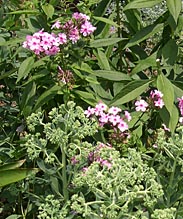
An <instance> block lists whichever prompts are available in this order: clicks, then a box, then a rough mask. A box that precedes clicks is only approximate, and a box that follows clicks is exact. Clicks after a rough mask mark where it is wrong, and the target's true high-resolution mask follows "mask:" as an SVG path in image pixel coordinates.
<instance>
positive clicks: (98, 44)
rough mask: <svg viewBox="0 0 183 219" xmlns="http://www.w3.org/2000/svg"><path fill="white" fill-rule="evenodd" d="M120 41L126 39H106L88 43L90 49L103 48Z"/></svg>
mask: <svg viewBox="0 0 183 219" xmlns="http://www.w3.org/2000/svg"><path fill="white" fill-rule="evenodd" d="M122 40H126V38H107V39H98V40H93V41H90V47H93V48H99V47H103V46H110V45H114V44H116V43H118V42H120V41H122Z"/></svg>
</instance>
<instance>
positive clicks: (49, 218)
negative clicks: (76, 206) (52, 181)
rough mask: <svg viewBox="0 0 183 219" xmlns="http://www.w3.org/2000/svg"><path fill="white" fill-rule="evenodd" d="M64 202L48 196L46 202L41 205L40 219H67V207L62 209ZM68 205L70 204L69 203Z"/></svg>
mask: <svg viewBox="0 0 183 219" xmlns="http://www.w3.org/2000/svg"><path fill="white" fill-rule="evenodd" d="M62 204H63V203H62V201H60V200H59V199H55V197H54V195H48V196H46V198H45V200H44V202H43V203H42V204H40V205H39V208H38V216H37V218H38V219H53V218H54V219H65V218H66V215H67V214H68V209H67V205H65V206H64V207H62ZM67 204H68V203H67Z"/></svg>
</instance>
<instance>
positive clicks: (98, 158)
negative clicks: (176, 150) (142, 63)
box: [22, 102, 175, 219]
mask: <svg viewBox="0 0 183 219" xmlns="http://www.w3.org/2000/svg"><path fill="white" fill-rule="evenodd" d="M112 109H114V108H112ZM86 112H87V111H84V110H83V109H82V108H81V107H80V106H76V104H75V103H74V102H68V103H67V104H66V105H64V104H63V105H61V106H59V107H58V108H53V109H52V110H51V111H50V112H49V113H48V114H43V113H41V112H38V113H33V114H31V115H30V116H29V117H28V118H27V127H28V132H29V133H27V134H26V136H25V142H24V144H22V147H23V148H24V149H26V151H27V156H28V159H29V160H30V161H33V163H35V164H36V166H38V167H39V168H40V169H41V170H42V171H41V172H40V174H39V175H38V176H36V177H32V178H31V179H30V180H29V181H27V184H28V187H31V183H33V184H34V186H33V188H34V189H33V191H32V192H28V193H27V197H29V200H31V202H32V204H33V206H34V208H36V209H37V211H36V212H35V213H33V212H34V210H33V209H34V208H32V210H31V211H30V212H29V213H28V214H27V215H28V216H30V215H31V214H35V215H36V216H37V218H40V219H43V218H45V219H46V218H50V219H51V218H55V219H56V218H67V219H69V218H76V219H77V218H78V219H79V218H98V219H99V218H109V219H110V218H111V219H112V218H115V219H117V218H134V219H136V218H144V219H145V218H157V214H158V212H161V211H164V215H166V217H167V218H174V211H175V209H174V208H173V207H174V206H172V208H171V206H164V207H163V208H162V207H160V206H161V205H159V203H160V202H161V200H162V199H163V196H164V195H165V194H164V191H163V186H162V185H161V183H160V182H159V181H158V180H157V178H158V177H159V176H158V175H157V173H156V171H155V169H154V168H153V166H149V160H147V159H146V158H145V157H144V156H143V154H142V153H141V152H139V151H137V150H136V149H134V148H133V149H130V148H129V149H128V150H127V152H126V153H125V155H123V156H122V154H121V153H120V152H119V151H118V150H117V149H116V147H113V146H112V145H111V144H108V143H105V144H104V143H102V142H96V141H94V140H93V139H92V137H95V135H96V134H97V132H98V129H99V126H98V121H97V118H94V117H92V118H88V117H87V115H86ZM25 193H26V192H25Z"/></svg>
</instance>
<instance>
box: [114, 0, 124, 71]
mask: <svg viewBox="0 0 183 219" xmlns="http://www.w3.org/2000/svg"><path fill="white" fill-rule="evenodd" d="M116 13H117V24H118V37H119V38H120V37H121V27H120V26H121V19H120V0H116ZM118 49H119V68H120V71H122V64H123V63H122V51H121V50H122V46H121V42H119V43H118Z"/></svg>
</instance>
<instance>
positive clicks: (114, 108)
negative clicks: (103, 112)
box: [108, 106, 121, 115]
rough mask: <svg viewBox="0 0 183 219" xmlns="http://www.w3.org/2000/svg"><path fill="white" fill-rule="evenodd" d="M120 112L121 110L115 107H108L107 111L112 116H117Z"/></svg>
mask: <svg viewBox="0 0 183 219" xmlns="http://www.w3.org/2000/svg"><path fill="white" fill-rule="evenodd" d="M120 112H121V109H120V108H119V107H115V106H112V107H110V108H109V110H108V113H109V114H113V115H117V114H118V113H120Z"/></svg>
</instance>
